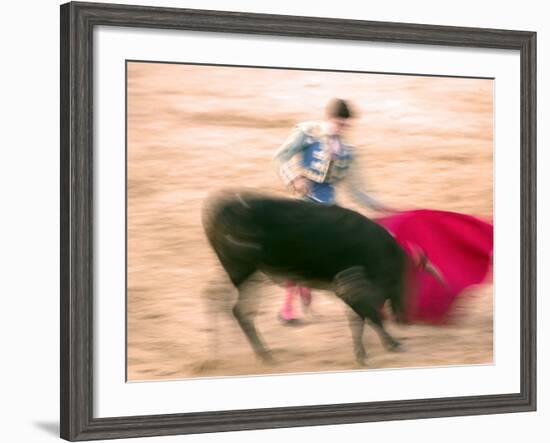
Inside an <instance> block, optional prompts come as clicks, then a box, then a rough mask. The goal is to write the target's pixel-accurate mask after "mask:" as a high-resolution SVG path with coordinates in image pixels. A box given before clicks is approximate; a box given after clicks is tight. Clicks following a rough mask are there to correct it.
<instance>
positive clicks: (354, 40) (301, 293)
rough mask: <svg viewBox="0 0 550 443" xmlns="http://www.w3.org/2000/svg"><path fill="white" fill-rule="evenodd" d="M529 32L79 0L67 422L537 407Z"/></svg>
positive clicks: (68, 112) (66, 34) (71, 426)
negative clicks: (80, 1) (125, 4)
mask: <svg viewBox="0 0 550 443" xmlns="http://www.w3.org/2000/svg"><path fill="white" fill-rule="evenodd" d="M535 79H536V34H535V33H533V32H525V31H509V30H495V29H476V28H456V27H446V26H433V25H430V26H428V25H419V24H403V23H381V22H368V21H357V20H342V19H330V18H314V17H291V16H277V15H264V14H249V13H235V12H219V11H202V10H188V9H171V8H156V7H141V6H140V7H138V6H122V5H113V4H99V3H95V4H91V3H68V4H65V5H62V6H61V437H62V438H64V439H67V440H71V441H74V440H91V439H106V438H124V437H140V436H153V435H173V434H186V433H201V432H218V431H228V430H246V429H263V428H279V427H290V426H311V425H326V424H343V423H357V422H369V421H380V420H395V419H414V418H428V417H442V416H454V415H473V414H491V413H504V412H516V411H532V410H535V408H536V353H535V349H536V292H535V277H536V259H535V257H536V238H535V235H536V234H535V233H536V189H535V183H536V175H535V173H536V140H535V134H536V84H535Z"/></svg>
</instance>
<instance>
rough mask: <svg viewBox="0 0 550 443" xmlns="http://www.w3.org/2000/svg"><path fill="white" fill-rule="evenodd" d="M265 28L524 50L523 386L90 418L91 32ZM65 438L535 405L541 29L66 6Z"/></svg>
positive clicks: (63, 80)
mask: <svg viewBox="0 0 550 443" xmlns="http://www.w3.org/2000/svg"><path fill="white" fill-rule="evenodd" d="M100 25H104V26H119V27H136V28H158V29H175V30H193V31H208V32H228V33H229V32H230V33H241V34H262V35H271V36H291V37H300V38H323V39H343V40H363V41H378V42H391V43H409V44H430V45H443V46H459V47H470V48H498V49H512V50H516V51H519V54H520V63H521V85H520V88H521V110H520V113H521V148H520V156H521V165H520V167H521V176H520V181H521V214H520V220H521V257H520V260H521V268H520V273H521V291H520V303H521V312H520V317H521V337H520V342H521V352H520V357H521V361H520V366H521V391H520V393H518V394H500V395H485V396H475V397H473V396H466V397H454V398H433V399H420V400H401V401H384V402H368V403H351V404H334V405H318V406H300V407H283V408H269V409H254V410H234V411H210V412H197V413H182V414H168V415H149V416H130V417H109V418H95V417H94V416H93V403H94V397H93V380H94V374H93V309H92V307H93V274H94V270H93V229H92V227H93V214H94V212H93V211H94V206H93V173H92V172H93V171H92V165H93V156H94V152H93V143H92V134H93V113H94V112H93V111H94V109H93V100H92V98H93V91H92V84H93V82H92V76H93V74H92V67H93V60H92V55H93V30H94V27H96V26H100ZM60 71H61V116H60V117H61V126H60V130H61V183H60V184H61V210H60V212H61V214H60V215H61V275H60V278H61V437H62V438H64V439H67V440H71V441H75V440H92V439H107V438H124V437H145V436H155V435H173V434H189V433H202V432H221V431H236V430H246V429H263V428H280V427H291V426H313V425H327V424H343V423H358V422H370V421H380V420H398V419H399V420H400V419H418V418H428V417H446V416H459V415H475V414H493V413H508V412H519V411H533V410H535V409H536V33H534V32H525V31H508V30H494V29H476V28H458V27H445V26H431V25H430V26H427V25H418V24H402V23H381V22H368V21H357V20H341V19H328V18H312V17H294V16H278V15H264V14H249V13H235V12H218V11H202V10H187V9H171V8H154V7H141V6H139V7H138V6H121V5H112V4H99V3H68V4H65V5H62V6H61V69H60Z"/></svg>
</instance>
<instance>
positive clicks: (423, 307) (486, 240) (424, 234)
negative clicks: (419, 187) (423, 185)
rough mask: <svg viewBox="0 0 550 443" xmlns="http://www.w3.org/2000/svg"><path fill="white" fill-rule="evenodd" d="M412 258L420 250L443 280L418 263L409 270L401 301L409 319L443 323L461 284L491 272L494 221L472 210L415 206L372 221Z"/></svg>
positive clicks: (482, 279) (479, 280)
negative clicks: (402, 300)
mask: <svg viewBox="0 0 550 443" xmlns="http://www.w3.org/2000/svg"><path fill="white" fill-rule="evenodd" d="M376 221H377V222H378V223H380V224H381V225H382V226H384V227H385V228H386V229H387V230H388V231H389V232H391V233H392V234H393V236H394V237H395V239H396V240H397V242H398V243H399V244H400V245H401V247H402V248H403V249H404V250H405V251H406V253H407V254H408V255H409V256H410V257H411V258H413V260H411V262H414V261H415V260H417V259H418V257H419V255H420V254H421V253H422V252H423V253H424V254H426V256H427V258H428V260H429V261H430V262H431V263H432V264H433V265H434V266H435V267H436V268H437V270H438V271H439V272H440V274H441V275H442V277H443V279H444V280H445V283H446V284H442V283H441V282H440V281H438V279H437V278H435V277H434V275H433V274H431V273H429V272H427V271H426V270H424V269H422V268H421V267H419V266H410V267H409V269H408V273H407V283H406V294H405V301H406V306H407V311H406V312H407V319H408V320H409V321H411V322H415V321H416V322H429V323H442V322H444V321H445V320H446V319H447V318H448V315H449V313H450V310H451V308H452V305H453V302H454V301H455V300H456V298H457V296H459V295H460V293H461V292H463V291H464V289H466V288H468V287H469V286H472V285H476V284H480V283H483V282H485V281H487V280H488V278H489V276H490V274H491V271H492V259H493V225H492V224H490V223H487V222H485V221H483V220H481V219H478V218H475V217H472V216H470V215H465V214H459V213H454V212H447V211H434V210H415V211H407V212H402V213H399V214H396V215H391V216H389V217H384V218H380V219H377V220H376Z"/></svg>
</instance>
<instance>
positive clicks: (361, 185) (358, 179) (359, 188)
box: [344, 164, 397, 213]
mask: <svg viewBox="0 0 550 443" xmlns="http://www.w3.org/2000/svg"><path fill="white" fill-rule="evenodd" d="M344 182H345V184H346V185H347V190H348V192H349V194H350V196H351V197H352V198H353V200H354V201H355V202H357V203H358V204H360V205H363V206H367V207H369V208H370V209H373V210H375V211H378V212H388V213H392V212H397V211H396V210H394V209H392V208H390V207H388V206H386V205H384V204H383V203H382V202H380V201H379V200H377V199H376V198H374V197H373V196H372V194H371V193H368V192H366V191H365V189H367V186H366V184H365V178H364V175H362V174H361V173H360V171H358V169H357V165H355V164H352V165H351V167H350V168H349V172H348V174H347V176H346V179H345V180H344Z"/></svg>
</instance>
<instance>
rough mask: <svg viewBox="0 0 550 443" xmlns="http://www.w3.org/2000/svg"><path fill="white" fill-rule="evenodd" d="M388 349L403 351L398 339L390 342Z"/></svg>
mask: <svg viewBox="0 0 550 443" xmlns="http://www.w3.org/2000/svg"><path fill="white" fill-rule="evenodd" d="M388 350H389V351H391V352H404V351H405V349H404V348H403V345H402V344H401V343H399V342H398V341H394V342H393V343H390V344H389V345H388Z"/></svg>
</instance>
